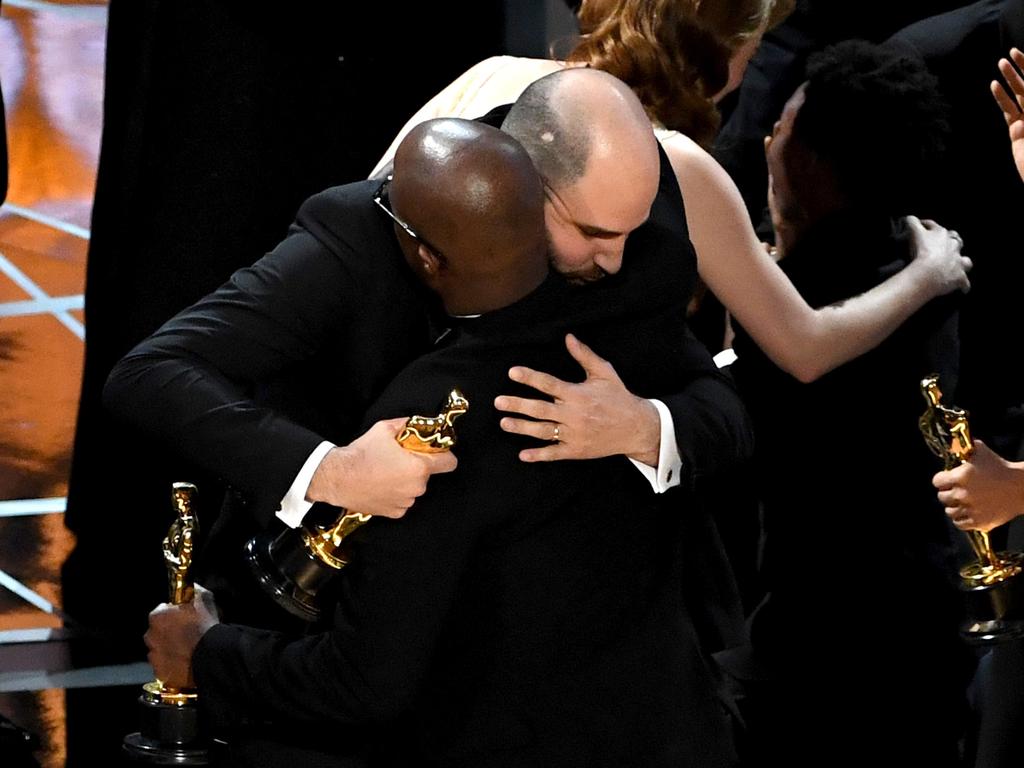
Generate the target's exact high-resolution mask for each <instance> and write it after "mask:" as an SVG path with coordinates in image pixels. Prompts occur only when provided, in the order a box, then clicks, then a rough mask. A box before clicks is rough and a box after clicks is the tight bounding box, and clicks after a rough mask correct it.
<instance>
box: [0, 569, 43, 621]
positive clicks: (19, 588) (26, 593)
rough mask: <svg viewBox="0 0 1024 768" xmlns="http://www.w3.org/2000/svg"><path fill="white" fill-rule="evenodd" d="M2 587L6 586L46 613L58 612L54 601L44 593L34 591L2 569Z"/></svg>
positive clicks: (0, 579)
mask: <svg viewBox="0 0 1024 768" xmlns="http://www.w3.org/2000/svg"><path fill="white" fill-rule="evenodd" d="M0 587H6V588H7V589H9V590H10V591H11V592H13V593H14V594H16V595H17V596H18V597H20V598H21V599H22V600H24V601H25V602H26V603H30V604H31V605H34V606H35V607H36V608H38V609H39V610H41V611H46V613H52V614H54V615H56V614H57V608H56V607H54V605H53V603H51V602H50V601H49V600H47V599H46V598H45V597H43V596H42V595H40V594H38V593H36V592H33V591H32V590H31V589H29V588H28V587H26V586H25V585H24V584H22V583H21V582H20V581H18V580H17V579H16V578H14V577H13V576H11V575H10V574H9V573H7V572H6V571H0Z"/></svg>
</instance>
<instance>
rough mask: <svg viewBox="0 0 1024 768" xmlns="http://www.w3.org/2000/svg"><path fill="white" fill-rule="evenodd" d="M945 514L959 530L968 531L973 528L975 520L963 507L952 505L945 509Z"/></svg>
mask: <svg viewBox="0 0 1024 768" xmlns="http://www.w3.org/2000/svg"><path fill="white" fill-rule="evenodd" d="M946 515H947V516H948V517H949V519H950V521H951V522H952V523H953V525H955V526H956V527H957V528H959V529H960V530H961V531H969V530H972V529H973V528H975V522H974V519H973V518H972V517H971V513H970V511H969V510H966V509H964V508H963V507H952V508H950V509H947V510H946Z"/></svg>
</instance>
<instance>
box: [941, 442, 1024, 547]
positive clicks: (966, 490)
mask: <svg viewBox="0 0 1024 768" xmlns="http://www.w3.org/2000/svg"><path fill="white" fill-rule="evenodd" d="M932 485H934V486H935V487H936V488H937V489H938V491H939V493H938V496H939V501H941V502H942V505H943V506H944V507H945V508H946V514H947V515H949V517H950V519H951V520H952V521H953V525H955V526H956V527H957V528H959V529H960V530H962V531H971V530H977V531H991V530H992V529H993V528H997V527H998V526H1000V525H1003V524H1004V523H1008V522H1009V521H1010V520H1012V519H1013V518H1015V517H1017V516H1019V515H1021V514H1024V461H1007V460H1006V459H1004V458H1002V457H1001V456H999V455H998V454H996V453H995V452H994V451H993V450H992V449H991V448H989V447H988V446H987V445H985V443H983V442H982V441H981V440H975V441H974V452H973V453H972V454H971V458H970V459H968V460H967V461H965V462H964V463H962V464H960V465H959V466H957V467H954V468H953V469H949V470H946V471H944V472H939V473H937V474H936V475H935V477H934V478H932Z"/></svg>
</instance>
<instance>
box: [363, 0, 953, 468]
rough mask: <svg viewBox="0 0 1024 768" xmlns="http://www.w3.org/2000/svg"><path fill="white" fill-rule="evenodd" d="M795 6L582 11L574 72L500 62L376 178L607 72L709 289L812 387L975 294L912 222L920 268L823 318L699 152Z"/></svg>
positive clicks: (708, 2)
mask: <svg viewBox="0 0 1024 768" xmlns="http://www.w3.org/2000/svg"><path fill="white" fill-rule="evenodd" d="M791 5H792V2H791V0H778V2H773V0H740V2H732V0H584V2H583V4H582V6H581V8H580V10H579V17H580V19H581V20H582V24H583V28H584V29H587V30H590V32H589V33H588V34H585V35H583V37H582V39H581V40H580V42H579V43H578V44H577V46H576V48H574V49H573V50H572V51H571V52H570V53H569V55H568V56H567V57H566V60H564V61H557V60H551V59H531V58H520V57H513V56H497V57H492V58H489V59H486V60H484V61H482V62H480V63H479V64H477V65H475V66H473V67H472V68H470V69H469V70H468V71H467V72H466V73H464V74H463V75H462V76H461V77H459V78H458V79H457V80H456V81H454V82H453V83H452V84H450V85H449V86H448V87H447V88H445V89H444V90H443V91H441V92H440V93H439V94H438V95H437V96H435V97H434V98H433V99H432V100H431V101H429V102H428V103H427V104H426V105H425V106H424V107H423V108H422V109H421V110H420V111H419V112H417V113H416V114H415V115H413V117H412V118H411V119H410V120H409V122H408V123H406V126H405V128H403V130H402V132H401V133H400V134H399V136H398V137H397V138H396V139H395V143H394V144H392V147H391V149H389V150H388V152H387V153H386V154H385V155H384V157H383V158H382V159H381V161H380V162H379V163H378V165H377V167H376V169H375V170H374V173H373V174H372V175H374V176H377V175H381V174H382V173H384V171H385V169H386V168H387V166H388V165H389V163H390V159H391V157H392V155H393V153H394V148H395V146H397V144H398V142H399V141H400V140H401V138H402V137H403V136H404V135H405V133H406V132H407V131H408V130H409V129H410V128H411V127H412V126H413V125H416V124H417V123H419V122H422V121H423V120H426V119H429V118H433V117H440V116H460V117H475V116H479V115H483V114H485V113H487V112H489V111H490V110H492V109H494V108H495V107H498V106H501V105H503V104H508V103H510V102H513V101H515V100H516V98H518V96H519V94H520V93H521V92H522V91H523V89H524V88H526V86H527V85H529V84H530V83H532V82H533V81H535V80H537V79H539V78H540V77H543V76H544V75H547V74H550V73H551V72H554V71H556V70H559V69H561V68H563V67H570V66H592V67H595V68H598V69H604V70H607V71H608V72H610V73H611V74H613V75H615V76H617V77H618V78H619V79H620V80H623V81H624V82H626V83H627V84H629V85H630V86H631V87H632V88H633V89H634V91H635V92H636V93H637V95H638V96H639V97H640V100H641V102H642V103H643V104H644V106H645V108H646V110H647V112H648V115H649V116H650V117H651V121H652V125H653V127H654V129H655V134H656V135H657V137H658V140H659V141H660V143H661V146H662V148H663V149H664V151H665V153H666V155H667V156H668V159H669V161H670V162H671V165H672V168H673V170H674V171H675V173H676V176H677V179H678V182H679V186H680V188H681V190H682V198H683V200H685V201H686V204H685V212H686V224H687V227H688V229H689V234H690V239H691V240H692V241H693V244H694V246H695V248H696V251H697V256H698V271H699V273H700V277H701V279H702V280H703V281H704V283H706V284H707V286H708V287H709V289H710V290H711V291H712V292H714V294H715V295H716V296H717V297H718V299H719V301H721V302H722V304H723V305H724V306H725V307H726V308H727V309H728V310H729V312H730V313H731V314H732V316H733V317H735V318H736V320H737V321H738V322H740V323H741V324H742V325H743V327H744V328H745V329H747V331H748V333H749V334H750V336H751V337H752V338H753V339H754V341H755V342H756V343H757V344H758V346H760V347H761V348H762V349H763V350H764V352H765V353H766V354H767V355H768V356H769V357H770V358H771V359H772V361H774V362H775V363H776V364H777V365H778V366H780V367H781V368H783V369H784V370H786V371H787V372H789V373H790V374H792V375H793V376H795V377H796V378H798V379H799V380H801V381H804V382H808V381H813V380H815V379H817V378H818V377H820V376H821V375H823V374H824V373H826V372H828V371H830V370H832V369H833V368H835V367H837V366H839V365H842V364H843V363H845V362H848V361H849V360H852V359H853V358H855V357H857V356H858V355H860V354H863V353H864V352H866V351H868V350H869V349H872V348H874V347H875V346H877V345H878V344H879V343H881V342H882V341H883V340H884V339H885V338H886V337H887V336H889V334H891V333H892V332H893V331H894V330H895V329H896V328H897V327H899V326H900V325H901V324H902V323H903V321H905V320H906V319H907V318H908V317H910V316H911V315H912V314H913V313H914V312H915V311H916V310H917V309H919V308H920V307H921V306H923V305H924V304H925V303H926V302H928V301H929V300H930V299H932V298H934V297H936V296H939V295H942V294H945V293H949V292H951V291H953V290H955V289H958V288H959V289H961V290H967V288H968V286H969V283H968V280H967V276H966V271H967V270H968V269H970V266H971V264H970V260H969V259H967V258H966V257H964V256H961V255H960V245H961V243H960V242H959V240H958V239H957V238H956V237H955V236H953V235H952V234H951V233H949V232H947V231H946V230H944V229H943V228H942V227H939V226H938V225H936V224H934V223H932V222H928V223H922V222H921V221H919V220H918V219H916V218H914V217H909V218H908V223H909V227H910V229H911V231H912V233H913V236H914V240H915V245H916V248H917V256H916V258H915V259H914V260H913V261H912V262H911V263H910V265H909V266H908V267H906V268H905V269H904V270H902V271H901V272H899V273H897V274H896V275H894V276H893V277H891V278H889V279H888V280H886V281H885V282H884V283H882V284H880V285H878V286H876V287H875V288H873V289H871V290H870V291H867V292H866V293H863V294H861V295H859V296H856V297H854V298H851V299H849V300H847V301H845V302H840V303H837V304H833V305H830V306H826V307H821V308H819V309H814V308H812V307H810V306H809V305H808V304H807V302H806V301H804V299H803V297H801V296H800V294H799V293H798V292H797V291H796V289H795V288H794V287H793V285H792V284H791V283H790V282H789V280H788V278H787V277H786V276H785V274H784V273H783V272H782V270H781V269H779V267H778V265H777V264H776V263H775V261H774V260H773V258H772V257H771V256H770V255H769V254H768V252H767V250H766V248H765V246H764V244H763V243H761V242H760V240H759V239H758V237H757V235H756V234H755V232H754V229H753V226H752V225H751V223H750V219H749V217H748V215H747V211H746V209H745V207H744V205H743V200H742V198H741V197H740V193H739V190H738V189H737V188H736V185H735V183H734V182H733V181H732V179H731V178H730V177H729V175H728V174H727V173H726V172H725V170H724V169H723V168H722V167H721V166H720V165H719V164H718V163H717V162H716V161H715V159H714V158H712V157H711V155H710V154H708V152H707V151H706V150H705V149H704V148H703V147H702V146H701V145H700V143H699V142H700V141H709V140H710V138H711V137H713V135H714V130H715V126H716V125H717V111H716V110H715V106H714V104H715V100H716V99H719V98H721V97H722V96H724V95H725V94H726V93H727V92H728V90H729V88H730V87H735V84H736V83H738V82H739V79H740V78H741V77H742V73H743V69H744V68H745V66H746V62H747V61H748V60H749V57H750V55H751V54H752V53H753V50H754V49H755V48H756V47H757V44H758V42H759V41H760V37H761V35H762V34H763V33H764V31H765V29H767V28H768V25H769V24H770V23H773V22H776V21H778V20H781V18H784V16H785V14H786V13H787V12H788V11H789V10H791ZM730 65H731V69H730ZM677 103H684V104H685V105H686V106H685V108H682V109H677V108H676V104H677ZM687 132H693V133H695V134H696V138H694V137H693V136H690V135H688V133H687ZM780 255H781V254H780ZM681 299H683V300H684V301H688V300H689V297H681ZM712 351H713V352H714V351H715V350H712ZM558 449H559V456H560V457H562V458H568V457H574V456H575V455H576V454H575V453H574V447H573V446H572V444H571V443H561V444H560V445H559V446H558Z"/></svg>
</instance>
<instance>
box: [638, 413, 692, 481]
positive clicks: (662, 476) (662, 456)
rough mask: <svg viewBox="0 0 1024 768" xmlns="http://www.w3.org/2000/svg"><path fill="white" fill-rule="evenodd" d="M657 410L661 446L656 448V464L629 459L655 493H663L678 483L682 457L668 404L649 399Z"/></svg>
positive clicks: (681, 468)
mask: <svg viewBox="0 0 1024 768" xmlns="http://www.w3.org/2000/svg"><path fill="white" fill-rule="evenodd" d="M648 402H650V403H651V404H653V405H654V407H655V409H656V410H657V411H658V421H659V422H660V423H661V446H660V448H659V449H658V466H656V467H649V466H647V465H646V464H643V463H642V462H639V461H637V460H636V459H630V461H631V462H633V466H634V467H636V468H637V469H639V470H640V474H642V475H643V476H644V477H646V478H647V482H649V483H650V484H651V488H652V489H653V490H654V492H655V493H664V492H665V491H667V490H668V489H669V488H675V487H676V486H677V485H679V476H680V475H681V474H682V471H683V459H682V457H681V456H680V455H679V445H678V443H676V428H675V422H673V421H672V413H671V411H669V409H668V406H667V405H665V404H664V403H663V402H661V400H649V401H648Z"/></svg>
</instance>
